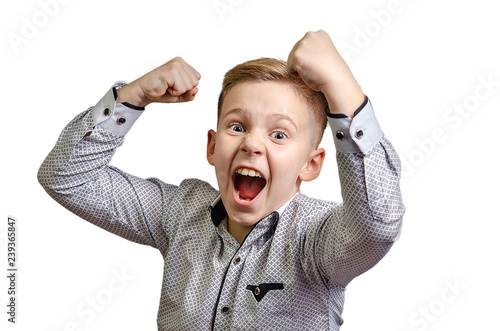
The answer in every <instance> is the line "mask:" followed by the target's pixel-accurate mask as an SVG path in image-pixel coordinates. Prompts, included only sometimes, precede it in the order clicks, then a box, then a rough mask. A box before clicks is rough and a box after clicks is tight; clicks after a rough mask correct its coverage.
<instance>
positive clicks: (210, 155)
mask: <svg viewBox="0 0 500 331" xmlns="http://www.w3.org/2000/svg"><path fill="white" fill-rule="evenodd" d="M216 135H217V133H216V132H215V131H214V130H209V131H208V138H207V161H208V163H210V164H211V165H214V164H215V162H214V154H215V136H216Z"/></svg>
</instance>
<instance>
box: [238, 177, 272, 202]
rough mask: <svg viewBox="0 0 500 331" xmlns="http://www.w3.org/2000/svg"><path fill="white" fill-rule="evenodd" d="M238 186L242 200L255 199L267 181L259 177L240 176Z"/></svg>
mask: <svg viewBox="0 0 500 331" xmlns="http://www.w3.org/2000/svg"><path fill="white" fill-rule="evenodd" d="M236 185H237V189H238V191H240V196H241V197H242V198H244V199H253V198H255V197H256V196H257V194H259V192H260V191H261V190H262V189H263V188H264V186H265V185H266V181H265V180H264V179H263V178H259V177H250V176H238V181H237V182H236Z"/></svg>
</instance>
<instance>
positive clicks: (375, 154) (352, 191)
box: [288, 31, 404, 285]
mask: <svg viewBox="0 0 500 331" xmlns="http://www.w3.org/2000/svg"><path fill="white" fill-rule="evenodd" d="M288 65H289V68H290V69H292V70H295V71H297V72H298V73H299V75H300V76H301V77H302V79H303V80H304V81H305V82H306V83H307V84H308V85H309V87H311V88H312V89H314V90H317V91H321V92H322V93H323V94H324V95H325V97H326V99H327V101H328V105H329V110H328V113H327V115H328V118H329V124H330V128H331V129H332V133H333V136H334V140H335V146H336V149H337V163H338V169H339V177H340V184H341V190H342V198H343V204H342V207H341V208H340V209H339V210H338V211H337V212H335V213H333V214H332V215H331V216H330V217H329V218H328V219H327V220H326V221H325V223H324V224H322V225H321V226H320V227H317V230H316V231H317V232H316V233H315V234H316V236H315V239H314V240H315V241H316V242H315V243H314V245H312V246H311V247H314V249H315V258H316V261H317V265H318V266H319V268H320V269H321V272H322V273H323V275H324V277H325V278H327V279H328V282H329V283H330V284H331V285H346V284H347V283H348V282H349V281H351V280H352V279H353V278H354V277H356V276H358V275H359V274H361V273H363V272H365V271H366V270H368V269H370V268H371V267H373V266H374V265H375V264H376V263H377V262H378V261H379V260H380V259H381V258H382V257H383V256H384V255H385V254H386V253H387V252H388V251H389V249H390V247H391V246H392V244H393V242H394V241H395V240H396V239H397V238H398V236H399V233H400V229H401V222H402V216H403V214H404V206H403V204H402V199H401V193H400V189H399V180H400V174H401V165H400V161H399V158H398V156H397V154H396V151H395V150H394V148H393V147H392V145H391V143H390V142H389V141H388V140H387V139H386V138H385V137H384V136H383V133H382V130H381V128H380V126H379V124H378V122H377V120H376V118H375V115H374V113H373V109H372V107H371V103H370V101H369V100H368V98H367V97H366V96H365V95H364V93H363V92H362V90H361V88H360V87H359V85H358V83H357V82H356V80H355V78H354V76H353V75H352V73H351V71H350V69H349V67H348V66H347V64H346V63H345V62H344V60H343V59H342V57H341V56H340V54H339V53H338V51H337V49H336V48H335V46H334V44H333V42H332V41H331V39H330V37H329V36H328V34H327V33H326V32H324V31H317V32H308V33H307V34H306V35H305V36H304V38H302V39H301V40H300V41H299V42H297V44H296V45H295V46H294V48H293V49H292V51H291V53H290V56H289V58H288Z"/></svg>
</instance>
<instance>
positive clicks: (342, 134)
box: [335, 131, 345, 140]
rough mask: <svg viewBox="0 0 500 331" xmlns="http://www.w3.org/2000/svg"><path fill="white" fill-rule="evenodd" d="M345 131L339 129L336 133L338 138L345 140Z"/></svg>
mask: <svg viewBox="0 0 500 331" xmlns="http://www.w3.org/2000/svg"><path fill="white" fill-rule="evenodd" d="M344 136H345V135H344V132H342V131H337V134H336V135H335V137H337V139H338V140H344Z"/></svg>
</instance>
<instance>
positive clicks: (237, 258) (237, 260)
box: [234, 256, 241, 264]
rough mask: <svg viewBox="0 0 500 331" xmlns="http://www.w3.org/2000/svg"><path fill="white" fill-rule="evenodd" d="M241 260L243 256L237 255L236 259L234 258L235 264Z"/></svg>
mask: <svg viewBox="0 0 500 331" xmlns="http://www.w3.org/2000/svg"><path fill="white" fill-rule="evenodd" d="M240 262H241V257H239V256H237V257H236V258H235V259H234V264H240Z"/></svg>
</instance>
